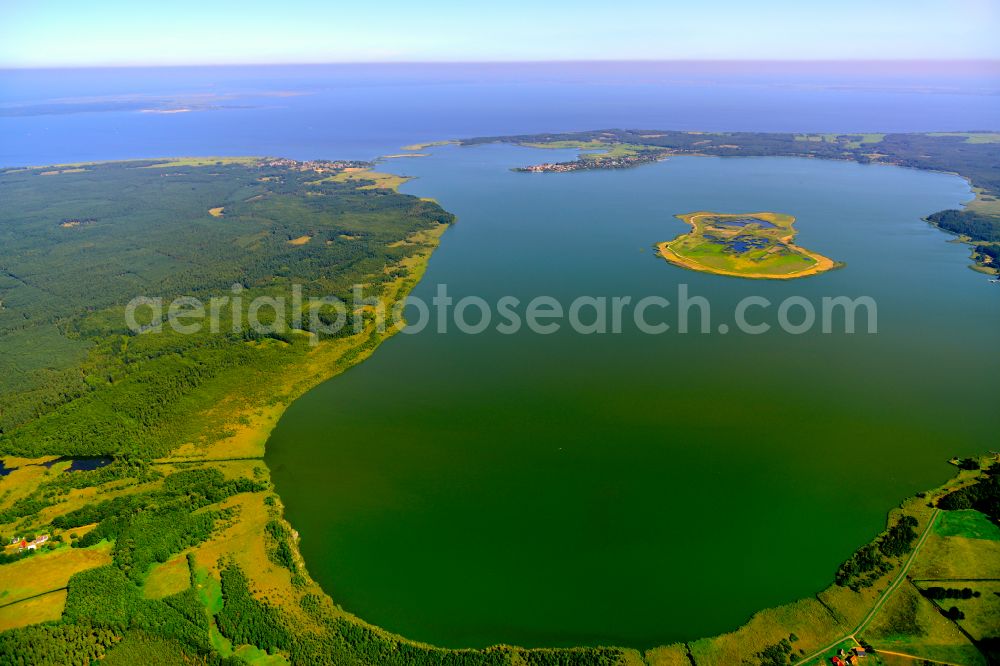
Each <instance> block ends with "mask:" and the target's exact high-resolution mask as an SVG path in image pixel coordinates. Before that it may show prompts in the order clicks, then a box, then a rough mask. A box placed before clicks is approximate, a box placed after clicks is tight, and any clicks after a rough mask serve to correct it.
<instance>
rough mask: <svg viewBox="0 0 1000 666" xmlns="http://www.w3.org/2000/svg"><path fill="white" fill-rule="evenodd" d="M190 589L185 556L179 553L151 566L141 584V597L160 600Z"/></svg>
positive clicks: (189, 575)
mask: <svg viewBox="0 0 1000 666" xmlns="http://www.w3.org/2000/svg"><path fill="white" fill-rule="evenodd" d="M189 587H191V570H190V569H189V568H188V561H187V555H185V554H183V553H181V554H178V555H175V556H174V557H172V558H170V559H169V560H167V561H166V562H161V563H157V564H154V565H153V568H152V569H150V571H149V573H148V574H146V580H145V581H144V582H143V584H142V595H143V596H144V597H146V598H147V599H162V598H163V597H169V596H170V595H172V594H177V593H178V592H183V591H184V590H186V589H188V588H189Z"/></svg>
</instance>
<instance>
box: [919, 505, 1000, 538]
mask: <svg viewBox="0 0 1000 666" xmlns="http://www.w3.org/2000/svg"><path fill="white" fill-rule="evenodd" d="M934 533H935V534H937V535H938V536H942V537H956V536H957V537H965V538H967V539H987V540H990V541H1000V527H997V526H996V525H994V524H993V523H992V522H990V519H989V518H987V517H986V516H985V515H983V514H982V513H980V512H979V511H975V510H973V509H966V510H964V511H947V512H945V513H943V514H941V518H940V519H939V520H938V522H937V525H935V526H934Z"/></svg>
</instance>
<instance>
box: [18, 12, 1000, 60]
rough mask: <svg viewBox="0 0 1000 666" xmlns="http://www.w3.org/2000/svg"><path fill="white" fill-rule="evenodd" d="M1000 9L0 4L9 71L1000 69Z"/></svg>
mask: <svg viewBox="0 0 1000 666" xmlns="http://www.w3.org/2000/svg"><path fill="white" fill-rule="evenodd" d="M998 34H1000V0H837V1H835V2H829V1H826V2H820V1H811V0H756V1H735V0H685V1H683V2H677V1H674V0H659V1H657V0H616V1H614V2H608V1H604V2H596V1H594V0H574V1H566V0H506V1H503V2H500V1H494V2H490V3H485V2H482V3H477V2H474V1H472V0H464V1H459V0H375V1H365V0H348V1H345V0H269V1H268V2H253V1H248V0H244V1H241V2H234V1H231V0H222V1H213V0H171V1H170V2H147V1H145V0H91V1H89V2H82V1H80V0H0V67H3V68H22V67H72V66H95V65H96V66H104V65H108V66H142V65H195V64H240V63H254V64H256V63H331V62H404V61H417V62H428V61H440V62H456V61H460V62H476V61H538V60H678V59H679V60H700V59H719V60H741V59H749V60H758V59H763V60H770V59H777V60H813V59H998V58H1000V39H998V38H997V35H998Z"/></svg>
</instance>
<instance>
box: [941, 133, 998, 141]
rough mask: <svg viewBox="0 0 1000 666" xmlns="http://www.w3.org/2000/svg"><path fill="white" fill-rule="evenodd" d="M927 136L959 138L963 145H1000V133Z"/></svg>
mask: <svg viewBox="0 0 1000 666" xmlns="http://www.w3.org/2000/svg"><path fill="white" fill-rule="evenodd" d="M929 136H961V137H965V143H1000V132H931V133H930V134H929Z"/></svg>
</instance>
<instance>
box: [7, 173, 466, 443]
mask: <svg viewBox="0 0 1000 666" xmlns="http://www.w3.org/2000/svg"><path fill="white" fill-rule="evenodd" d="M268 164H271V163H269V162H265V163H261V164H244V163H220V164H218V165H213V166H210V167H206V166H198V167H194V166H171V165H170V163H169V162H167V163H158V162H121V163H107V164H99V165H91V166H88V167H87V168H86V169H82V170H79V171H76V170H74V171H72V172H64V173H59V174H57V175H43V174H44V173H50V172H45V171H40V170H37V169H8V170H6V171H0V198H2V199H3V201H4V202H5V205H4V206H3V208H2V209H0V303H2V307H0V452H3V453H16V454H19V455H41V454H57V455H98V454H125V453H134V452H139V453H143V454H145V453H163V452H164V451H165V450H166V449H167V448H169V447H171V446H173V445H175V444H174V442H175V441H176V435H178V433H177V432H176V431H175V430H173V429H171V427H172V426H171V420H172V419H173V418H175V417H178V416H180V415H181V414H183V412H184V409H186V406H184V405H182V403H183V402H184V401H185V398H186V397H187V396H189V395H191V393H192V391H194V390H195V389H196V388H198V387H203V386H206V385H207V384H210V383H211V382H213V380H215V381H222V379H221V378H222V377H224V376H225V375H239V374H241V373H240V369H241V368H246V367H248V366H254V367H257V368H262V367H265V366H266V367H268V368H273V369H275V370H277V369H278V368H280V367H281V366H282V365H283V364H285V363H288V362H290V361H292V360H294V359H295V357H296V356H298V355H300V352H301V350H299V349H296V347H298V346H304V345H301V342H302V339H301V336H299V337H296V336H295V335H292V334H290V332H289V331H284V332H282V331H278V332H276V333H275V334H273V336H272V337H274V338H275V339H277V340H279V341H281V342H283V343H285V344H284V346H283V347H279V346H275V345H271V346H269V347H267V348H262V346H261V345H259V344H257V345H253V344H251V343H252V342H254V332H253V331H251V330H249V328H248V327H246V326H242V327H239V328H236V330H230V329H229V327H225V328H223V330H222V332H221V334H220V333H211V332H205V333H202V334H198V335H179V334H175V333H174V332H173V331H172V330H170V329H169V328H167V327H165V328H164V333H163V334H162V335H156V336H142V335H139V336H136V335H134V333H133V332H132V331H131V330H129V329H128V328H127V326H126V320H125V317H124V311H123V306H124V305H125V304H126V303H128V302H129V301H130V300H131V299H133V298H135V297H137V296H147V297H155V298H162V299H164V301H165V302H168V303H169V302H170V301H171V300H172V299H174V298H177V297H179V296H193V297H197V298H201V299H204V300H205V301H207V300H208V299H209V298H211V297H215V296H219V297H226V296H233V285H238V287H237V289H239V290H240V294H239V295H240V296H241V297H242V298H243V300H244V302H249V301H250V300H251V299H252V298H254V297H255V296H260V295H267V296H273V297H285V298H290V296H291V291H290V290H291V286H292V285H293V284H298V285H301V287H302V295H303V298H308V297H310V296H317V297H325V296H334V297H337V298H340V299H341V300H343V301H344V302H345V303H349V302H350V298H351V287H352V285H354V284H358V283H362V282H364V283H366V284H368V285H370V288H371V289H373V290H375V291H377V290H378V287H379V285H380V284H381V283H383V282H386V281H389V280H392V279H393V278H395V277H398V276H399V275H400V272H401V271H403V270H404V269H400V268H397V269H395V272H387V270H386V268H387V267H388V266H397V265H398V264H399V262H400V261H401V260H403V259H405V258H406V257H407V256H410V255H412V254H413V253H414V252H415V251H417V250H418V249H420V248H419V247H417V246H415V245H409V244H405V243H403V241H404V240H405V239H406V238H408V237H409V236H410V235H412V234H413V233H415V232H419V231H421V230H426V229H430V228H433V227H436V226H438V225H441V224H447V223H449V222H450V221H451V216H450V215H449V214H448V213H446V212H445V211H444V210H442V209H441V208H440V207H439V206H438V205H437V204H435V203H433V202H428V201H422V200H420V199H418V198H416V197H412V196H406V195H401V194H398V193H396V192H395V191H393V190H389V189H383V188H374V187H372V185H373V184H374V183H373V182H372V181H365V180H343V181H338V180H335V179H333V178H330V177H329V176H324V175H323V173H317V172H316V171H314V170H311V169H304V168H301V167H295V166H294V165H293V166H285V165H280V166H268ZM211 209H218V210H221V211H224V212H222V213H221V214H219V215H212V214H210V210H211ZM294 239H308V242H305V243H301V242H296V243H293V242H290V241H293V240H294ZM266 314H268V312H265V315H266ZM223 315H224V316H228V319H224V321H228V320H229V319H231V310H229V309H226V310H224V311H223Z"/></svg>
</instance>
